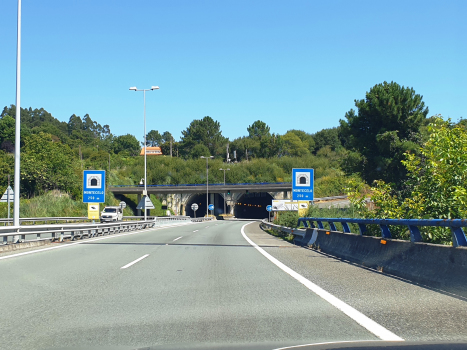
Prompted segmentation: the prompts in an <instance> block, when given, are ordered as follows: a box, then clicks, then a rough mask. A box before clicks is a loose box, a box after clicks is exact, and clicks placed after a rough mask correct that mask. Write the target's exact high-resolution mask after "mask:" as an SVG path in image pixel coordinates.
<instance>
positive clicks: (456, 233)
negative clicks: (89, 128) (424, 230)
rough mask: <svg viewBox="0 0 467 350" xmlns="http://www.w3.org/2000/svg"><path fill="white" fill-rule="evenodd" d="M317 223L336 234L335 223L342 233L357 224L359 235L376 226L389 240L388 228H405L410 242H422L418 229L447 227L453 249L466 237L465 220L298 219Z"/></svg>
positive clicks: (300, 231)
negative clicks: (339, 225)
mask: <svg viewBox="0 0 467 350" xmlns="http://www.w3.org/2000/svg"><path fill="white" fill-rule="evenodd" d="M315 222H316V223H317V226H318V227H317V228H319V229H322V230H324V229H325V228H324V225H323V222H326V223H328V224H329V228H330V231H336V232H338V230H337V228H336V225H335V223H336V222H338V223H340V224H341V225H342V228H343V230H344V231H343V232H344V233H352V232H351V230H350V226H349V224H357V225H358V227H359V234H360V235H363V234H364V232H365V231H366V230H367V227H366V225H378V226H379V227H380V229H381V237H383V238H388V239H391V238H392V235H391V230H390V228H389V227H390V226H407V227H408V229H409V231H410V241H411V242H422V241H423V239H422V236H421V234H420V229H419V227H421V226H427V227H448V228H449V229H450V230H451V232H452V245H453V246H454V247H466V246H467V237H466V235H465V233H464V230H463V229H462V228H463V227H467V220H466V219H452V220H447V219H446V220H444V219H352V218H299V219H298V225H297V226H300V224H302V223H303V226H305V228H308V227H311V228H316V225H315V224H314V223H315ZM263 224H264V225H266V226H269V227H271V228H275V229H280V230H281V231H282V232H286V233H291V234H294V235H298V236H301V237H304V236H305V232H306V229H293V228H289V227H282V226H278V225H274V224H271V223H268V222H265V221H264V220H263Z"/></svg>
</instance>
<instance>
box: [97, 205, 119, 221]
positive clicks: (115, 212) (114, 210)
mask: <svg viewBox="0 0 467 350" xmlns="http://www.w3.org/2000/svg"><path fill="white" fill-rule="evenodd" d="M121 220H123V210H122V208H121V207H105V208H104V210H102V213H101V222H109V221H121Z"/></svg>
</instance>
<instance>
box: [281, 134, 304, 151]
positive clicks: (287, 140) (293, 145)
mask: <svg viewBox="0 0 467 350" xmlns="http://www.w3.org/2000/svg"><path fill="white" fill-rule="evenodd" d="M282 153H283V155H286V156H292V157H301V156H304V155H307V154H309V153H310V151H309V150H308V144H305V143H303V142H302V140H300V138H299V137H298V136H297V135H296V134H295V133H294V132H290V131H288V132H287V133H286V134H285V135H284V136H282Z"/></svg>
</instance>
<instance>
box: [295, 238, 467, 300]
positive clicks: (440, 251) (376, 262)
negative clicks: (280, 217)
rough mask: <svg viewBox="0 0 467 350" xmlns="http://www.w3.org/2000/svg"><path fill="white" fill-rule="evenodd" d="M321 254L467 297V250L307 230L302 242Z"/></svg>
mask: <svg viewBox="0 0 467 350" xmlns="http://www.w3.org/2000/svg"><path fill="white" fill-rule="evenodd" d="M301 243H302V244H303V245H309V246H311V247H312V248H314V249H318V250H320V251H322V252H324V253H327V254H330V255H333V256H336V257H338V258H342V259H345V260H348V261H351V262H355V263H357V264H361V265H363V266H366V267H369V268H373V269H377V270H379V271H381V272H383V273H389V274H391V275H394V276H398V277H401V278H404V279H407V280H410V281H413V282H416V283H420V284H424V285H426V286H428V287H432V288H436V289H441V290H444V291H446V292H448V293H454V294H456V295H459V296H462V297H464V298H467V248H464V247H457V248H454V247H451V246H443V245H437V244H429V243H419V242H417V243H412V242H407V241H400V240H395V239H382V238H380V237H370V236H361V235H356V234H352V233H342V232H335V231H327V230H320V229H307V234H306V235H305V237H304V239H303V240H302V242H301Z"/></svg>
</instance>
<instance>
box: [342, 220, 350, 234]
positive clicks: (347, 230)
mask: <svg viewBox="0 0 467 350" xmlns="http://www.w3.org/2000/svg"><path fill="white" fill-rule="evenodd" d="M342 228H343V229H344V232H345V233H351V232H350V227H349V224H348V223H347V222H342Z"/></svg>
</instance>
